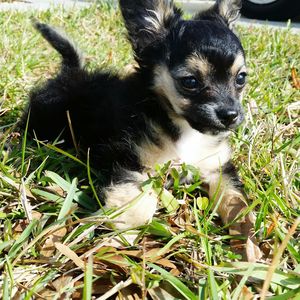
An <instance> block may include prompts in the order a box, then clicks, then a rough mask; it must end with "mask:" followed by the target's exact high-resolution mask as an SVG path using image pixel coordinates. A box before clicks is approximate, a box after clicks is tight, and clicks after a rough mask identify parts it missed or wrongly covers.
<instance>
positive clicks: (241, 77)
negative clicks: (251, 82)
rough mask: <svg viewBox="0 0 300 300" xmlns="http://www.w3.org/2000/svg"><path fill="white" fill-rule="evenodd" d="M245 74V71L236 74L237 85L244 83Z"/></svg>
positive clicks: (240, 85)
mask: <svg viewBox="0 0 300 300" xmlns="http://www.w3.org/2000/svg"><path fill="white" fill-rule="evenodd" d="M246 76H247V73H246V72H241V73H239V74H238V75H237V76H236V79H235V82H236V84H237V86H238V87H242V86H244V85H245V83H246Z"/></svg>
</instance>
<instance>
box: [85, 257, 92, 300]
mask: <svg viewBox="0 0 300 300" xmlns="http://www.w3.org/2000/svg"><path fill="white" fill-rule="evenodd" d="M92 286H93V256H92V255H90V256H89V258H88V262H87V264H86V268H85V273H84V286H83V300H90V299H92Z"/></svg>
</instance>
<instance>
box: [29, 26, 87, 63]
mask: <svg viewBox="0 0 300 300" xmlns="http://www.w3.org/2000/svg"><path fill="white" fill-rule="evenodd" d="M34 27H35V28H36V29H37V30H38V31H39V32H40V33H41V35H42V36H43V37H44V38H45V39H46V40H47V41H48V43H49V44H50V45H51V46H52V47H53V48H54V49H55V50H56V51H58V52H59V53H60V55H61V56H62V66H63V67H68V68H81V67H82V60H81V55H80V53H79V52H78V50H77V49H76V47H75V46H74V45H73V43H72V42H71V41H70V40H69V39H68V38H67V37H66V36H65V35H64V34H63V33H61V32H59V31H58V30H56V29H54V28H53V27H51V26H49V25H47V24H43V23H40V22H37V21H35V22H34Z"/></svg>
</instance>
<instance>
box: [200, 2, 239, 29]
mask: <svg viewBox="0 0 300 300" xmlns="http://www.w3.org/2000/svg"><path fill="white" fill-rule="evenodd" d="M241 8H242V1H241V0H217V1H216V4H215V5H214V6H213V7H212V8H210V9H209V10H207V11H204V12H200V13H198V14H196V15H195V17H194V19H195V20H197V19H202V20H203V19H212V18H213V17H216V16H218V17H221V18H222V20H224V21H225V23H226V24H227V25H228V26H229V28H232V25H233V24H234V22H235V21H236V20H237V19H238V18H239V16H240V10H241Z"/></svg>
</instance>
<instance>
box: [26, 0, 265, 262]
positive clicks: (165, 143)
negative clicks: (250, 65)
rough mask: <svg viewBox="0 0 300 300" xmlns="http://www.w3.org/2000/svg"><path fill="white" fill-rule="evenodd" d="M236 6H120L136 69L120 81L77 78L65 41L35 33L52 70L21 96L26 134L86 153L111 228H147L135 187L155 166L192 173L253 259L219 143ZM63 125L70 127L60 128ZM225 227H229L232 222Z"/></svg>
mask: <svg viewBox="0 0 300 300" xmlns="http://www.w3.org/2000/svg"><path fill="white" fill-rule="evenodd" d="M240 6H241V5H240V0H218V1H217V2H216V4H215V5H214V6H213V7H212V8H211V9H209V10H207V11H204V12H201V13H198V14H196V15H195V16H194V17H193V18H192V19H190V20H184V19H183V17H182V12H181V10H180V9H178V8H177V7H176V6H175V5H174V4H173V2H172V1H167V0H139V1H130V0H120V8H121V11H122V15H123V18H124V21H125V25H126V28H127V31H128V38H129V41H130V43H131V45H132V48H133V51H134V55H135V60H136V62H137V64H138V68H137V69H136V71H135V72H132V73H131V74H129V75H128V76H127V77H125V78H119V77H118V76H114V75H111V74H109V73H106V72H102V71H96V72H92V73H90V72H87V71H86V70H85V68H84V67H83V66H82V63H81V59H80V55H79V54H78V52H77V51H76V49H75V47H74V46H73V45H72V43H71V42H70V41H69V40H68V39H67V38H65V37H64V36H63V35H61V34H60V33H58V32H57V31H56V30H54V29H53V28H51V27H49V26H48V25H45V24H41V23H37V24H36V28H37V30H38V31H39V32H40V33H41V34H42V35H43V37H44V38H45V39H46V40H47V41H48V42H49V43H50V44H51V45H52V46H53V47H54V48H55V49H56V50H57V51H58V52H59V53H60V55H61V56H62V67H61V71H60V73H59V74H58V75H57V76H56V77H54V78H53V79H50V80H48V81H47V82H46V83H45V84H44V85H43V86H41V87H38V88H36V89H35V90H33V91H32V93H31V95H30V104H29V109H28V111H30V114H28V113H26V114H25V115H24V119H26V118H27V117H28V118H29V133H32V132H33V131H34V132H35V134H36V136H37V138H38V139H40V140H52V141H53V140H55V139H56V138H57V137H58V136H60V137H61V138H62V139H63V140H64V141H65V145H66V146H70V145H72V144H73V143H74V142H75V140H76V144H77V145H79V148H80V149H81V150H83V151H87V150H88V149H89V154H90V157H91V161H92V164H93V167H94V168H96V169H97V170H99V171H101V173H102V174H103V175H104V177H105V178H106V179H107V182H106V187H105V188H104V189H103V195H104V196H105V204H106V207H108V208H115V207H116V208H119V207H124V205H125V206H126V205H127V207H126V209H124V212H123V213H122V214H121V215H119V216H118V217H117V221H118V223H116V224H117V225H116V226H117V228H119V229H129V228H133V227H136V226H139V225H143V224H146V223H147V222H149V221H151V219H152V216H153V214H154V213H155V210H156V206H157V196H156V194H155V193H154V192H153V191H152V190H150V191H148V192H146V193H143V194H141V188H140V185H141V183H142V182H143V181H145V180H146V179H147V178H148V177H147V175H146V174H147V172H149V171H150V172H151V170H153V167H154V165H155V164H157V163H165V162H167V161H170V160H174V161H179V162H186V163H188V164H191V165H193V166H195V167H197V168H199V170H200V173H201V175H202V179H203V181H204V182H205V183H206V184H207V185H208V186H209V196H210V198H211V199H214V201H215V203H217V205H218V206H217V211H218V213H219V215H220V216H221V219H222V221H223V222H224V224H227V223H232V224H231V225H230V227H229V231H230V234H232V235H241V234H242V235H244V236H245V238H246V243H245V244H244V245H243V254H244V259H247V260H249V261H255V260H256V259H257V258H259V256H260V251H259V248H258V247H257V246H256V245H255V243H254V242H253V236H252V235H253V222H254V218H253V216H252V214H251V213H249V214H247V215H246V216H244V217H242V218H239V219H238V220H235V219H236V217H237V216H240V215H241V213H242V211H243V210H245V209H246V208H247V204H246V201H245V199H244V196H243V190H242V185H241V183H240V181H239V178H238V176H237V174H236V171H235V169H234V166H233V165H232V163H231V161H230V156H231V150H230V147H229V145H228V137H229V134H230V132H231V131H232V130H234V129H235V128H236V127H237V126H238V125H239V124H240V123H241V122H242V120H243V110H242V107H241V97H242V93H243V90H244V87H245V83H246V75H247V73H246V64H245V56H244V51H243V48H242V46H241V43H240V41H239V39H238V38H237V36H236V35H235V34H234V33H233V32H232V31H231V27H232V24H233V22H234V21H235V19H236V18H237V17H238V15H239V9H240ZM70 124H72V126H70ZM233 221H234V222H233Z"/></svg>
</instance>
